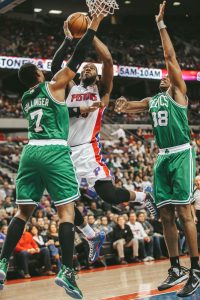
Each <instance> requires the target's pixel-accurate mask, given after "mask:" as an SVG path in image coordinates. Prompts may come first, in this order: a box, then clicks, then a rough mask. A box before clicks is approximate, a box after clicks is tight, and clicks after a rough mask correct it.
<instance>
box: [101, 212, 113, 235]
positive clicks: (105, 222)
mask: <svg viewBox="0 0 200 300" xmlns="http://www.w3.org/2000/svg"><path fill="white" fill-rule="evenodd" d="M100 221H101V223H100V225H99V226H98V229H99V230H100V231H104V232H105V234H106V235H108V234H109V233H110V232H112V231H113V228H112V227H111V226H110V225H109V224H108V218H107V217H106V216H103V217H101V219H100Z"/></svg>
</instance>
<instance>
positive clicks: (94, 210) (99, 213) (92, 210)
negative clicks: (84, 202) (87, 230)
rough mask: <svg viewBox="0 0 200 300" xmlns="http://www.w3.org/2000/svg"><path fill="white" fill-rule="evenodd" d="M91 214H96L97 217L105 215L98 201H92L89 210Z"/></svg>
mask: <svg viewBox="0 0 200 300" xmlns="http://www.w3.org/2000/svg"><path fill="white" fill-rule="evenodd" d="M88 213H89V214H90V215H92V214H93V215H94V217H95V219H96V218H98V217H100V216H102V215H103V210H102V209H101V208H97V203H96V202H95V201H92V202H91V203H90V208H89V212H88Z"/></svg>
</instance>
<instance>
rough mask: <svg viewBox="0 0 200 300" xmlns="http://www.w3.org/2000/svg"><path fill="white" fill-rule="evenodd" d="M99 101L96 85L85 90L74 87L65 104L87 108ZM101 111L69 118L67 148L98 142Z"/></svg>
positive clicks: (80, 87)
mask: <svg viewBox="0 0 200 300" xmlns="http://www.w3.org/2000/svg"><path fill="white" fill-rule="evenodd" d="M100 101H101V99H100V96H99V91H98V87H97V85H94V86H88V87H86V88H85V87H83V86H81V85H74V86H73V87H72V89H71V90H70V93H69V95H68V97H67V100H66V103H67V106H68V107H80V106H86V107H87V106H91V105H92V104H93V103H94V102H100ZM103 111H104V109H97V110H96V111H94V112H92V113H88V114H86V115H85V116H80V117H79V118H76V117H74V118H70V127H69V137H68V144H69V146H78V145H83V144H86V143H92V142H95V141H97V140H98V134H99V132H100V128H101V120H102V115H103Z"/></svg>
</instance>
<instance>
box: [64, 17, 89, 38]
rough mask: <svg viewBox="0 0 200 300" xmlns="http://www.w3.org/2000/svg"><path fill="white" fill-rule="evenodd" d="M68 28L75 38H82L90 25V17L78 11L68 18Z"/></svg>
mask: <svg viewBox="0 0 200 300" xmlns="http://www.w3.org/2000/svg"><path fill="white" fill-rule="evenodd" d="M67 22H68V28H69V30H70V32H71V34H72V35H73V37H74V38H81V37H82V36H83V34H84V33H85V32H86V30H87V27H88V19H87V16H86V14H85V13H82V12H76V13H74V14H71V15H70V16H69V17H68V18H67Z"/></svg>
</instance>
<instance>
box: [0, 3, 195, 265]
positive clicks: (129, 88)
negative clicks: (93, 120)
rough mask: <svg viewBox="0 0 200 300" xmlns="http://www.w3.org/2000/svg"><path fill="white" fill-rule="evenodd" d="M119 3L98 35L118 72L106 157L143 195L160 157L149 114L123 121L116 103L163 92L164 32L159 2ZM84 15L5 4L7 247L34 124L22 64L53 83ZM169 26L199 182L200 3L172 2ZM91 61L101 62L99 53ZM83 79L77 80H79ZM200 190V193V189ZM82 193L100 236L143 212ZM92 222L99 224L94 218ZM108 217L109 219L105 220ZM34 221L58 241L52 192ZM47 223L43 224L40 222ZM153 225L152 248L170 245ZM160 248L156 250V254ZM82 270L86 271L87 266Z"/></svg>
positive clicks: (73, 8) (1, 125)
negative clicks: (25, 102) (68, 31)
mask: <svg viewBox="0 0 200 300" xmlns="http://www.w3.org/2000/svg"><path fill="white" fill-rule="evenodd" d="M118 3H119V5H120V10H119V11H117V12H116V15H115V16H111V17H108V18H106V19H105V20H104V21H103V22H102V24H101V27H100V30H99V32H98V36H99V37H100V38H101V39H102V40H103V41H104V42H105V43H106V45H107V46H108V47H109V49H110V51H111V53H112V56H113V61H114V65H115V78H114V87H113V92H112V94H111V100H110V106H109V107H108V109H107V110H106V112H105V115H104V119H103V127H102V134H101V141H102V145H103V148H102V153H103V155H104V158H105V161H106V162H107V164H108V166H109V168H110V169H111V171H112V173H113V175H114V176H115V184H116V186H124V187H126V188H128V189H131V190H134V189H135V190H139V191H140V190H143V189H144V188H145V187H147V186H151V185H152V168H153V164H154V162H155V157H156V154H157V152H158V149H157V148H156V146H155V143H154V141H153V135H152V130H151V126H150V119H149V116H148V114H140V115H128V114H116V113H115V112H114V111H113V106H114V101H115V99H116V98H117V97H119V96H121V95H124V96H126V97H127V98H128V99H129V100H133V101H134V100H140V99H142V98H144V97H146V96H151V95H154V94H155V93H157V92H158V86H159V80H160V79H161V78H162V76H163V75H164V74H166V70H165V62H164V59H163V51H162V47H161V42H160V37H159V32H158V29H157V27H156V24H155V21H154V19H155V14H156V13H157V12H158V7H159V3H160V1H158V0H119V1H118ZM77 11H80V12H86V11H87V6H86V5H85V1H83V0H81V1H79V0H66V1H63V0H57V1H53V0H48V1H47V0H43V1H39V0H27V1H25V0H18V1H10V0H1V1H0V14H1V15H0V29H1V31H0V32H1V34H0V231H1V233H2V241H3V236H4V235H5V234H6V229H5V228H4V226H7V224H8V223H9V221H10V219H11V217H12V216H13V215H14V213H15V211H16V206H15V204H14V201H15V178H16V172H17V169H18V164H19V160H20V155H21V151H22V148H23V145H24V144H26V143H27V123H26V121H25V120H24V119H23V116H22V111H21V104H20V98H21V95H22V93H23V92H24V91H25V87H24V86H22V85H21V83H20V82H19V81H18V78H17V70H18V69H19V67H20V66H21V64H22V63H23V62H25V61H27V60H30V59H31V60H33V61H35V62H36V63H37V64H38V65H40V67H41V68H42V69H44V70H45V76H46V78H47V80H50V79H51V73H50V72H49V70H50V63H51V59H52V57H53V55H54V53H55V51H56V49H57V48H58V47H59V45H60V44H61V43H62V40H63V38H64V34H63V29H62V26H63V22H64V20H65V19H66V18H67V17H68V16H69V15H70V14H71V13H74V12H77ZM165 23H166V25H167V28H168V30H169V33H170V36H171V38H172V41H173V44H174V47H175V50H176V53H177V57H178V61H179V63H180V66H181V68H182V70H183V76H184V79H185V80H186V84H187V88H188V96H189V99H190V101H189V112H188V113H189V122H190V125H191V136H192V144H193V146H194V147H195V150H196V159H197V175H199V174H200V39H199V37H200V6H199V1H198V0H190V1H188V0H180V1H175V0H168V1H167V9H166V17H165ZM75 43H76V41H75V42H74V44H75ZM73 49H74V45H73V46H72V47H71V48H70V49H69V52H68V55H66V60H67V59H68V58H69V57H70V55H71V53H72V51H73ZM86 61H92V62H95V63H99V59H98V57H97V56H96V54H95V52H94V50H93V49H92V47H91V49H90V52H89V54H88V57H87V58H86ZM76 79H77V80H78V76H77V78H76ZM196 188H197V190H200V184H199V186H198V185H197V186H196ZM81 191H82V197H81V202H80V203H79V205H80V206H79V208H80V210H81V211H82V213H83V214H84V216H85V217H86V218H88V220H89V222H90V223H91V225H92V226H93V227H94V228H95V230H97V231H98V230H100V229H102V228H105V230H106V231H107V233H108V232H110V230H111V231H112V226H114V225H115V224H116V220H117V216H118V215H124V218H125V220H126V221H127V220H128V218H129V217H128V215H129V213H130V212H131V211H135V212H138V210H140V208H135V207H129V206H128V205H127V204H124V205H119V206H110V205H106V204H104V203H102V201H101V199H100V198H99V197H98V196H97V195H96V193H95V192H94V191H91V190H88V188H87V182H86V181H84V180H83V182H82V186H81ZM90 200H92V202H91V201H90ZM91 215H92V216H93V218H92V217H90V216H91ZM88 216H89V217H88ZM102 217H105V218H106V220H102ZM34 218H35V219H34V220H32V221H31V222H32V225H33V224H36V225H37V226H38V228H39V230H40V233H41V232H43V233H44V232H46V234H47V231H48V234H49V236H51V230H52V229H51V228H50V227H49V226H50V225H51V224H52V222H53V224H56V225H57V221H58V220H57V215H56V211H55V208H54V207H53V205H52V204H51V199H50V197H49V195H48V194H47V193H46V194H45V195H44V197H43V199H42V202H41V206H40V207H38V210H37V212H36V213H35V216H34ZM41 218H42V219H43V221H44V222H43V221H41V220H40V219H41ZM148 218H149V221H150V222H151V225H152V226H153V227H152V228H153V229H152V232H151V235H150V237H151V240H152V243H153V240H154V239H153V235H155V234H156V233H157V234H159V235H160V237H162V239H161V242H162V244H163V241H164V240H163V236H162V229H161V225H160V223H155V222H154V220H152V219H151V217H150V216H148ZM104 222H105V224H104ZM40 223H42V225H41V224H40ZM108 225H109V226H110V227H109V226H108ZM45 230H46V231H45ZM49 230H50V231H49ZM148 232H149V231H148ZM184 241H185V240H184V235H183V234H182V232H181V229H180V251H181V252H182V253H185V252H187V247H186V245H185V242H184ZM82 242H83V240H80V241H79V244H80V243H82ZM77 243H78V242H77ZM77 245H78V244H77ZM156 245H157V244H155V245H154V247H155V249H156V247H157V246H156ZM152 247H153V246H152ZM155 249H154V251H155V252H151V256H154V257H155V258H159V257H162V256H163V255H166V251H165V247H164V246H162V250H163V252H161V253H160V252H159V253H158V252H156V250H155ZM77 251H78V250H77ZM81 251H82V250H81ZM151 251H153V250H152V249H151ZM157 251H158V250H157ZM159 251H160V250H159ZM77 255H78V254H77ZM146 256H147V255H146ZM143 258H145V257H143ZM104 263H105V261H104ZM80 264H82V265H83V266H84V263H83V262H82V261H81V263H80ZM85 264H86V263H85ZM13 266H14V264H13ZM85 267H88V266H87V265H86V266H85Z"/></svg>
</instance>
